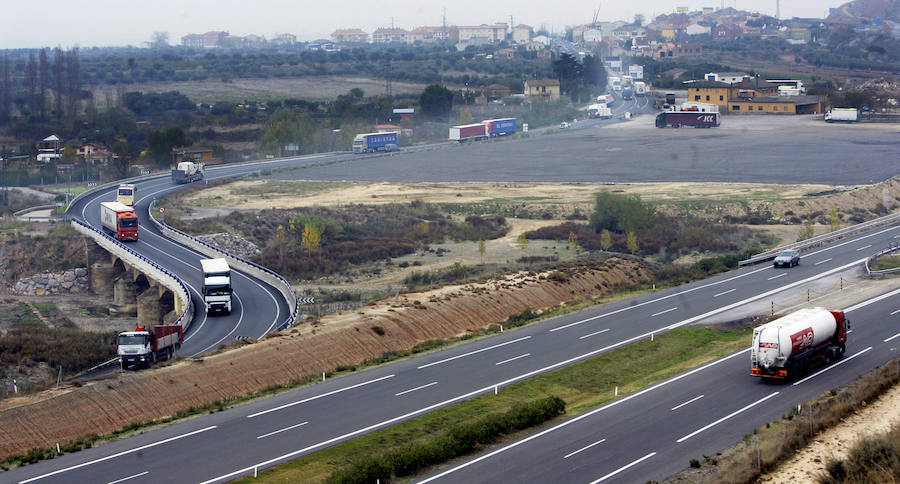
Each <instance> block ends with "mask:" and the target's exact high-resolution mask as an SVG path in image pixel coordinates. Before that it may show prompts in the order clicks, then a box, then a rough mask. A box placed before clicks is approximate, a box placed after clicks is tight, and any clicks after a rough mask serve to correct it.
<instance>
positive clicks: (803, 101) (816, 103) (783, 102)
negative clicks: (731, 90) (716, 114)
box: [728, 96, 824, 114]
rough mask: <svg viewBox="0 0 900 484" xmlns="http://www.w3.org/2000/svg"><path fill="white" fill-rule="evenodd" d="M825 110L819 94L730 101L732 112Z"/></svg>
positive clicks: (729, 108) (804, 112) (776, 112)
mask: <svg viewBox="0 0 900 484" xmlns="http://www.w3.org/2000/svg"><path fill="white" fill-rule="evenodd" d="M823 111H824V106H823V104H822V100H821V99H820V98H819V97H818V96H756V97H746V98H745V97H739V98H734V99H730V100H729V101H728V112H729V113H731V114H820V113H822V112H823Z"/></svg>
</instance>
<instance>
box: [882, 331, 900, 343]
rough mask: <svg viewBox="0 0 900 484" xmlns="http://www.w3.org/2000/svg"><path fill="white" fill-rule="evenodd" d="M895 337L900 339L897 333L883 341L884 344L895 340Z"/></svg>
mask: <svg viewBox="0 0 900 484" xmlns="http://www.w3.org/2000/svg"><path fill="white" fill-rule="evenodd" d="M897 337H900V333H897V334H895V335H894V336H891V337H890V338H888V339H886V340H884V343H887V342H888V341H890V340H892V339H895V338H897Z"/></svg>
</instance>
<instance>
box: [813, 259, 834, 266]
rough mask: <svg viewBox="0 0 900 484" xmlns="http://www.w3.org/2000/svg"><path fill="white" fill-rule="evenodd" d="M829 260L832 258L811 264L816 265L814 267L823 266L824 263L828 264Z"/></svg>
mask: <svg viewBox="0 0 900 484" xmlns="http://www.w3.org/2000/svg"><path fill="white" fill-rule="evenodd" d="M831 259H832V258H831V257H829V258H827V259H825V260H820V261H819V262H816V263H815V264H813V265H816V266H817V265H819V264H824V263H826V262H828V261H830V260H831Z"/></svg>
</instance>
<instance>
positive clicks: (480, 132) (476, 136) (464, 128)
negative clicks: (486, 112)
mask: <svg viewBox="0 0 900 484" xmlns="http://www.w3.org/2000/svg"><path fill="white" fill-rule="evenodd" d="M489 136H490V132H489V131H488V127H487V125H485V124H483V123H476V124H464V125H461V126H451V127H450V140H451V141H459V142H460V143H464V142H466V141H469V140H474V141H477V140H482V139H487V138H488V137H489Z"/></svg>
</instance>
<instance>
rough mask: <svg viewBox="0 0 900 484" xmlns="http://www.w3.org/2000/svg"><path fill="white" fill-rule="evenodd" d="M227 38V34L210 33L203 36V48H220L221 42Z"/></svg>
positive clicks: (219, 32)
mask: <svg viewBox="0 0 900 484" xmlns="http://www.w3.org/2000/svg"><path fill="white" fill-rule="evenodd" d="M225 37H228V32H221V31H210V32H207V33H205V34H203V48H204V49H214V48H216V47H221V46H222V41H223V40H225Z"/></svg>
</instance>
